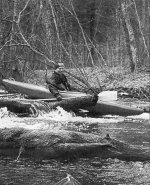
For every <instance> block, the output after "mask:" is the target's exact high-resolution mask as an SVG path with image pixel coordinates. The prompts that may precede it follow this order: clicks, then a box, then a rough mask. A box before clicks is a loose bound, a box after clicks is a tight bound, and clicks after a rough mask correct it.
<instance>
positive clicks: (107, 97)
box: [98, 91, 117, 101]
mask: <svg viewBox="0 0 150 185" xmlns="http://www.w3.org/2000/svg"><path fill="white" fill-rule="evenodd" d="M98 97H99V100H102V101H115V100H117V91H102V92H100V93H99V94H98Z"/></svg>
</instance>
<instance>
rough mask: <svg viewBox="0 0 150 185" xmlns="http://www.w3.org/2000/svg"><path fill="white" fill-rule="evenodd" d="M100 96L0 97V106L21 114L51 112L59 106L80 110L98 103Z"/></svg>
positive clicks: (36, 114) (30, 114) (32, 114)
mask: <svg viewBox="0 0 150 185" xmlns="http://www.w3.org/2000/svg"><path fill="white" fill-rule="evenodd" d="M97 101H98V96H96V95H94V96H91V95H89V96H85V97H77V98H70V99H67V100H62V101H60V102H58V101H57V102H44V101H38V100H28V99H19V100H18V99H16V100H15V99H0V108H2V107H7V109H8V110H9V111H11V112H14V113H16V114H18V115H20V116H38V114H39V112H40V111H45V112H50V111H51V110H53V109H56V108H57V107H58V106H59V107H62V108H63V109H65V110H67V111H78V110H79V109H84V108H86V107H90V106H94V105H96V103H97Z"/></svg>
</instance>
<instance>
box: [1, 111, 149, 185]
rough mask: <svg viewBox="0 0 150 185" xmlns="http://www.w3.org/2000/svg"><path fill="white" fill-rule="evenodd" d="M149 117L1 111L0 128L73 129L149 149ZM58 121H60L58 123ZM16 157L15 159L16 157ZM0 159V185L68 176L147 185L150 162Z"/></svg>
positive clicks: (37, 184)
mask: <svg viewBox="0 0 150 185" xmlns="http://www.w3.org/2000/svg"><path fill="white" fill-rule="evenodd" d="M149 118H150V115H149V114H148V113H143V114H141V115H138V116H128V117H121V116H111V115H107V116H103V117H96V118H95V117H88V116H87V115H86V114H84V116H80V115H78V116H77V115H75V114H73V113H69V112H66V111H64V110H63V109H62V108H60V107H59V108H58V109H57V110H56V111H53V112H50V113H49V114H45V113H41V114H40V115H39V116H38V117H37V118H19V117H17V116H16V115H15V114H12V113H10V112H8V111H7V109H6V108H1V109H0V128H5V127H7V128H11V127H23V128H26V129H40V130H43V129H52V130H55V131H57V130H60V129H66V130H74V131H79V132H84V133H93V134H98V135H100V136H102V137H103V136H105V135H106V134H107V133H109V135H110V137H112V138H115V139H117V140H120V141H123V142H126V143H129V144H132V145H137V146H140V147H141V148H147V149H148V150H150V120H149ZM60 120H61V121H60ZM16 158H17V156H16ZM16 158H10V157H7V158H6V157H0V185H54V184H55V183H56V182H58V181H59V180H61V179H62V178H64V177H66V175H67V174H71V175H72V176H73V177H74V178H76V179H77V180H78V181H79V182H81V184H82V185H149V184H150V161H145V162H138V161H136V162H132V161H130V162H129V161H128V162H127V161H121V160H118V159H106V160H104V159H103V160H102V159H100V158H98V157H94V158H82V159H81V158H80V159H78V160H75V161H71V162H68V161H58V160H43V161H36V160H35V161H33V160H30V159H29V158H21V157H20V158H19V161H17V162H16V161H15V160H16Z"/></svg>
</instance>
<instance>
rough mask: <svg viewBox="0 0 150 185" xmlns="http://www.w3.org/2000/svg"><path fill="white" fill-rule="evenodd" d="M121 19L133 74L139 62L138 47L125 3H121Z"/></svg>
mask: <svg viewBox="0 0 150 185" xmlns="http://www.w3.org/2000/svg"><path fill="white" fill-rule="evenodd" d="M121 18H122V25H123V29H124V32H125V39H126V47H127V52H128V55H129V57H130V68H131V72H134V70H135V67H136V63H137V60H138V57H137V47H136V42H135V37H134V32H133V28H132V25H131V22H130V17H129V14H128V12H127V11H126V6H125V3H121Z"/></svg>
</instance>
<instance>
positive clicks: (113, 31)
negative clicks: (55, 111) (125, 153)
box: [0, 0, 150, 98]
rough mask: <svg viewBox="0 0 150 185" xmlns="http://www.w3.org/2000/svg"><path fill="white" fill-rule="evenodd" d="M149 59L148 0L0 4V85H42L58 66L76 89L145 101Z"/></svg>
mask: <svg viewBox="0 0 150 185" xmlns="http://www.w3.org/2000/svg"><path fill="white" fill-rule="evenodd" d="M149 53H150V1H149V0H82V1H80V0H22V1H19V0H0V79H1V80H2V79H3V78H10V77H13V78H15V79H16V80H19V81H26V82H32V83H36V84H43V83H45V80H44V79H45V76H48V75H49V74H50V73H51V70H52V68H53V65H54V63H55V62H56V63H57V62H63V63H64V64H65V66H66V68H67V69H68V73H67V74H68V77H69V78H70V79H71V78H73V79H74V80H73V82H76V83H75V85H77V86H78V85H79V87H83V84H86V85H87V86H88V88H89V84H90V85H91V86H94V87H95V88H100V87H101V88H103V89H117V90H119V89H121V91H124V92H128V93H130V94H132V95H133V96H137V97H141V98H149V61H150V55H149ZM75 76H76V77H75ZM76 80H78V82H77V81H76ZM80 83H81V84H82V85H81V84H80Z"/></svg>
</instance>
